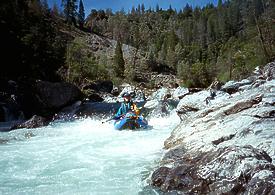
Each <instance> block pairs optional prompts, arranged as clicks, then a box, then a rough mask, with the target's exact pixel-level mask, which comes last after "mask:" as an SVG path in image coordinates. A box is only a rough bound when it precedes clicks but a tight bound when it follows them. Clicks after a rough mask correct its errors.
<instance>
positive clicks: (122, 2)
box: [48, 0, 218, 16]
mask: <svg viewBox="0 0 275 195" xmlns="http://www.w3.org/2000/svg"><path fill="white" fill-rule="evenodd" d="M82 1H83V4H84V9H85V14H86V16H88V15H89V13H90V12H91V10H92V9H97V10H98V9H103V10H105V9H107V8H111V9H112V10H113V12H116V11H119V10H121V9H122V8H123V9H124V11H125V12H128V11H131V9H132V7H133V6H135V7H137V5H138V4H142V3H143V4H144V5H145V8H146V9H149V7H151V8H154V9H155V8H156V5H157V4H158V5H159V7H160V8H162V9H167V8H169V6H170V5H171V6H172V8H173V9H176V10H179V9H181V8H183V7H185V5H186V4H187V3H188V4H189V5H191V6H192V7H195V6H204V5H206V4H208V3H213V4H214V5H217V2H218V0H193V1H192V0H82ZM48 3H49V5H50V6H52V5H53V4H54V3H56V4H57V5H58V6H60V5H61V0H48Z"/></svg>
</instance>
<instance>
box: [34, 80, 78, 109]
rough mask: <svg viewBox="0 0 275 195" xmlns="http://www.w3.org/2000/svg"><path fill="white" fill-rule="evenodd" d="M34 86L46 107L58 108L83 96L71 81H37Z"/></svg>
mask: <svg viewBox="0 0 275 195" xmlns="http://www.w3.org/2000/svg"><path fill="white" fill-rule="evenodd" d="M34 88H35V92H36V97H37V98H38V100H39V102H40V104H41V105H42V107H43V108H45V109H53V110H56V109H57V110H58V109H61V108H62V107H64V106H67V105H69V104H71V103H73V102H75V101H77V100H81V99H82V98H83V94H82V92H81V91H80V90H79V89H78V88H77V87H76V86H74V85H72V84H70V83H63V82H60V83H51V82H47V81H37V82H36V83H35V86H34Z"/></svg>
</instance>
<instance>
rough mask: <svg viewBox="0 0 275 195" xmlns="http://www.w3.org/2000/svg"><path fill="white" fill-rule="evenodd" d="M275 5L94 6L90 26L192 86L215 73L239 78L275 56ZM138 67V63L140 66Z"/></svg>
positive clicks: (239, 1) (238, 1)
mask: <svg viewBox="0 0 275 195" xmlns="http://www.w3.org/2000/svg"><path fill="white" fill-rule="evenodd" d="M274 22H275V6H274V1H271V0H267V1H262V0H253V1H251V0H232V1H222V0H219V2H218V5H217V6H216V7H215V6H214V5H212V4H208V5H207V6H205V7H203V8H199V7H195V8H192V7H191V6H189V5H188V4H187V5H186V6H185V7H184V8H183V9H177V11H176V10H174V9H172V8H171V7H170V8H169V9H168V10H162V9H161V8H159V6H158V5H157V6H156V7H155V8H149V9H145V6H144V5H143V4H141V5H139V6H138V7H137V8H136V7H133V8H132V10H131V12H130V13H126V12H125V11H123V10H122V11H120V12H117V13H115V14H113V13H112V12H111V10H106V11H103V10H92V11H91V14H90V15H89V16H88V18H87V20H86V26H87V27H88V28H89V29H90V30H91V31H92V32H94V33H97V34H100V35H104V36H108V37H110V38H112V39H116V40H120V41H121V42H123V43H125V44H129V45H132V46H134V47H135V48H136V49H137V50H141V51H143V52H145V56H146V59H147V62H148V64H147V65H148V66H149V67H150V68H151V70H155V69H157V68H158V67H159V66H168V67H170V68H171V69H172V70H173V72H174V73H176V74H177V76H178V77H179V78H181V79H182V80H183V81H184V82H185V84H187V85H189V86H190V85H191V86H205V85H207V84H209V82H210V81H211V80H212V79H213V77H215V76H217V77H218V78H219V79H221V80H223V81H225V80H228V79H240V78H243V77H244V76H247V75H248V74H249V72H250V71H251V70H252V69H253V68H254V67H255V66H258V65H262V64H264V63H266V62H267V61H270V60H272V59H274V57H275V45H274V44H275V43H274V39H275V25H274ZM136 66H138V65H136Z"/></svg>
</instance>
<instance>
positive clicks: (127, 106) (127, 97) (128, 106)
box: [115, 92, 140, 117]
mask: <svg viewBox="0 0 275 195" xmlns="http://www.w3.org/2000/svg"><path fill="white" fill-rule="evenodd" d="M122 97H123V99H124V101H123V102H122V103H121V106H120V108H119V109H118V111H117V113H116V115H115V116H116V117H122V116H124V115H125V114H127V113H128V112H129V111H132V112H133V113H134V114H136V115H137V116H138V115H139V114H140V110H139V109H138V107H137V105H136V104H135V103H134V102H133V101H132V97H131V94H129V93H128V92H126V93H124V94H123V95H122Z"/></svg>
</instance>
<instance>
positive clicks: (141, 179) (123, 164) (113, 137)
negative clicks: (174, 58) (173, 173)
mask: <svg viewBox="0 0 275 195" xmlns="http://www.w3.org/2000/svg"><path fill="white" fill-rule="evenodd" d="M148 122H149V125H151V126H152V128H151V129H149V130H143V131H130V130H125V131H117V130H114V128H113V125H112V122H110V123H104V124H102V123H101V120H96V119H91V118H86V119H80V120H77V121H73V122H57V123H52V124H50V125H49V126H47V127H43V128H38V129H19V130H15V131H11V132H5V133H1V134H0V140H2V144H1V145H0V153H1V156H0V166H1V172H0V194H28V195H29V194H112V195H114V194H119V195H121V194H131V195H132V194H146V192H145V191H144V189H145V187H146V186H148V178H149V177H150V174H151V173H152V171H153V170H154V168H155V167H156V166H157V165H158V162H159V159H160V157H161V155H162V148H163V142H164V140H165V139H166V138H167V137H168V136H169V135H170V133H171V131H172V130H173V129H174V128H175V126H176V125H178V124H179V122H180V120H179V118H178V117H177V116H176V115H175V114H171V116H170V117H167V118H152V119H150V120H149V121H148ZM3 140H6V142H3Z"/></svg>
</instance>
